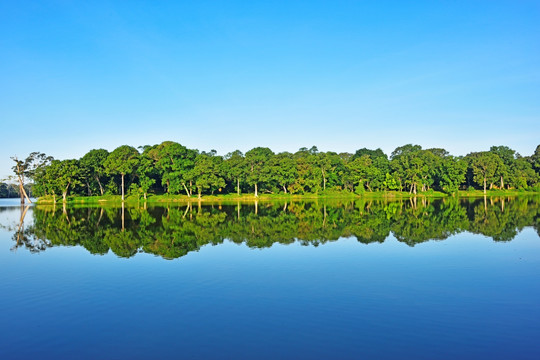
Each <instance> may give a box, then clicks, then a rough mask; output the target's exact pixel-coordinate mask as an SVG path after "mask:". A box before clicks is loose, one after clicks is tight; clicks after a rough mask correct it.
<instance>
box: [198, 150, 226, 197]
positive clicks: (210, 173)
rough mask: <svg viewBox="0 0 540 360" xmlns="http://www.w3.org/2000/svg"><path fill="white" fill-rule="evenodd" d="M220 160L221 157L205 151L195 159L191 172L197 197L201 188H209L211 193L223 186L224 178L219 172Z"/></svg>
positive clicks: (200, 192) (199, 195)
mask: <svg viewBox="0 0 540 360" xmlns="http://www.w3.org/2000/svg"><path fill="white" fill-rule="evenodd" d="M221 161H222V159H221V157H219V156H214V154H207V153H202V154H200V155H199V156H197V158H196V159H195V167H194V168H193V170H192V174H193V178H194V179H195V186H196V187H197V190H198V197H199V199H200V198H201V194H202V191H203V190H206V189H210V191H211V192H212V194H213V193H214V191H215V190H217V189H219V188H222V187H224V186H225V180H224V179H223V178H222V177H221V176H220V173H219V170H220V165H221V164H220V163H221Z"/></svg>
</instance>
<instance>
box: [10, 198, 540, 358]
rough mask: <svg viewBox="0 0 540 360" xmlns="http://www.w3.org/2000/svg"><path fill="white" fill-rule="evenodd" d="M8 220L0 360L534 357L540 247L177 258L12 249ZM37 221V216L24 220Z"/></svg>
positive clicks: (336, 245) (332, 245) (389, 242)
mask: <svg viewBox="0 0 540 360" xmlns="http://www.w3.org/2000/svg"><path fill="white" fill-rule="evenodd" d="M19 216H20V212H19V209H18V208H17V207H14V208H4V211H3V212H0V224H3V225H4V228H3V229H0V308H1V309H2V311H1V312H0V335H1V336H0V358H1V359H44V358H49V359H59V358H64V359H68V358H69V359H94V358H107V359H109V358H110V359H120V358H122V359H138V358H140V359H146V358H164V357H174V358H187V359H192V358H204V359H212V358H215V359H224V358H225V359H238V358H267V359H276V358H290V359H293V358H294V359H297V358H303V359H328V358H344V359H345V358H346V359H349V358H350V359H359V358H377V359H395V358H414V359H456V358H459V359H478V358H485V359H538V358H540V340H539V339H540V282H539V281H538V279H539V275H540V238H539V236H538V234H537V233H536V232H535V231H534V230H533V229H532V228H531V227H525V228H524V229H523V230H522V231H520V232H519V233H518V234H517V236H516V237H515V238H514V239H513V240H512V241H509V242H494V241H493V240H492V239H491V238H489V237H486V236H483V235H474V234H471V233H467V232H462V233H459V234H457V235H454V236H451V237H450V238H448V239H446V240H444V241H427V242H423V243H420V244H418V245H416V246H414V247H410V246H407V245H406V244H404V243H403V242H398V241H397V240H396V239H395V237H394V236H393V235H392V234H391V235H390V236H389V237H388V238H387V239H386V240H385V241H384V242H383V243H371V244H368V245H365V244H361V243H359V242H357V241H356V239H353V238H341V239H340V240H338V241H335V242H329V243H326V244H324V245H320V246H302V245H301V244H300V243H299V242H295V243H293V244H289V245H281V244H274V245H272V246H271V247H270V248H265V249H253V248H249V247H248V246H246V245H245V244H240V245H238V244H235V243H232V242H230V241H228V240H225V241H224V242H223V243H222V244H219V245H215V246H213V245H205V246H203V247H202V248H200V250H199V251H193V252H189V253H188V254H187V255H186V256H183V257H181V258H179V259H174V260H164V259H163V258H161V257H158V256H154V255H152V254H147V253H138V254H137V255H136V256H134V257H131V258H119V257H117V256H116V255H114V254H113V253H112V252H110V251H109V252H108V253H107V254H106V255H92V254H90V253H89V252H88V251H87V250H86V249H84V248H83V247H80V246H55V247H51V248H48V249H47V250H46V251H42V252H39V253H31V252H29V251H26V250H25V249H24V248H18V249H16V250H10V249H12V248H13V246H14V244H15V241H14V240H13V238H12V237H13V234H14V232H13V229H14V227H16V226H17V220H18V218H19ZM31 219H32V209H31V210H29V214H27V218H26V221H27V222H30V221H31Z"/></svg>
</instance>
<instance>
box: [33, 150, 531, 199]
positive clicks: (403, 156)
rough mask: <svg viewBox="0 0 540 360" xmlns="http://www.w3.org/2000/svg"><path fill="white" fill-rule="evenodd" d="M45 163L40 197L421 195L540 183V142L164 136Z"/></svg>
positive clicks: (37, 174) (37, 180) (37, 186)
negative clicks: (522, 145)
mask: <svg viewBox="0 0 540 360" xmlns="http://www.w3.org/2000/svg"><path fill="white" fill-rule="evenodd" d="M48 159H49V161H47V162H43V163H41V164H40V166H39V167H38V168H35V169H34V170H33V172H32V173H31V174H29V176H30V175H31V179H32V180H33V184H34V191H33V192H34V194H35V195H37V196H46V195H48V196H52V197H55V198H56V196H62V197H63V198H64V200H65V199H66V196H67V195H79V196H92V195H103V194H122V198H123V196H124V194H125V193H128V194H129V195H131V196H138V197H139V196H140V197H144V198H146V196H147V194H148V193H153V194H185V195H186V196H188V197H191V196H198V197H201V196H202V195H203V194H226V193H237V194H240V193H253V194H254V195H255V196H258V195H259V194H261V193H264V194H278V193H282V194H321V193H324V194H331V193H336V192H348V193H356V194H361V193H364V192H375V191H388V190H396V191H402V192H409V193H412V194H416V193H418V192H429V191H433V190H436V191H442V192H445V193H449V194H450V193H454V192H456V191H457V190H460V189H461V190H466V189H473V188H474V189H482V190H483V191H484V192H485V191H486V190H487V189H524V190H527V189H533V188H538V186H539V184H540V175H539V172H540V146H538V147H537V148H536V151H535V153H534V154H532V155H531V156H526V157H523V156H521V155H520V154H518V153H517V152H516V151H514V150H512V149H510V148H508V147H506V146H493V147H491V149H490V150H489V151H483V152H475V153H470V154H468V155H467V156H464V157H456V156H452V155H450V154H449V153H448V151H446V150H444V149H439V148H433V149H422V147H421V146H419V145H412V144H408V145H404V146H400V147H398V148H396V149H395V150H394V151H393V152H392V154H391V155H390V157H388V156H387V155H386V154H385V153H384V152H383V151H382V150H381V149H376V150H370V149H365V148H363V149H359V150H357V151H356V152H355V153H354V154H350V153H340V154H338V153H335V152H331V151H329V152H320V151H318V149H317V148H316V147H315V146H313V147H311V148H310V149H308V148H301V149H300V150H298V151H297V152H296V153H294V154H293V153H288V152H282V153H278V154H276V153H274V152H273V151H272V150H270V149H269V148H264V147H257V148H254V149H252V150H249V151H248V152H246V153H245V154H243V153H242V152H240V151H238V150H237V151H234V152H232V153H229V154H227V155H225V156H219V155H217V154H216V151H215V150H212V151H210V152H204V151H203V152H200V151H198V150H193V149H188V148H186V147H185V146H182V145H180V144H178V143H175V142H172V141H165V142H163V143H161V144H158V145H154V146H144V147H140V148H139V150H137V149H135V148H134V147H131V146H127V145H123V146H120V147H118V148H117V149H115V150H114V151H112V152H111V153H109V152H108V151H107V150H103V149H97V150H91V151H90V152H88V153H87V154H86V155H84V156H83V157H82V158H81V159H79V160H52V161H51V159H50V158H48Z"/></svg>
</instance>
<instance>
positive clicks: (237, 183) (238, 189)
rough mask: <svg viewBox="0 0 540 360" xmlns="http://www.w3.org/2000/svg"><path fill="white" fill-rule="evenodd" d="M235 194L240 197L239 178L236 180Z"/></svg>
mask: <svg viewBox="0 0 540 360" xmlns="http://www.w3.org/2000/svg"><path fill="white" fill-rule="evenodd" d="M236 192H237V194H238V196H240V178H236Z"/></svg>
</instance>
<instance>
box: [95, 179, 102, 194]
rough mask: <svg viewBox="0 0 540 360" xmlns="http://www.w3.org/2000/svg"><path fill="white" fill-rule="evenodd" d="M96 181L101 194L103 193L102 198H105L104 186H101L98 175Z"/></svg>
mask: <svg viewBox="0 0 540 360" xmlns="http://www.w3.org/2000/svg"><path fill="white" fill-rule="evenodd" d="M96 180H97V183H98V185H99V192H101V196H103V186H101V181H99V178H98V177H97V175H96Z"/></svg>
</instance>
